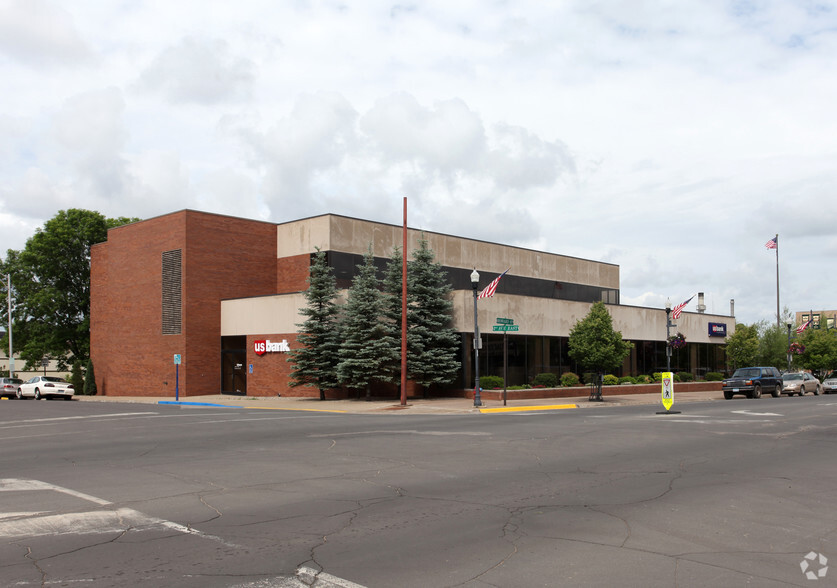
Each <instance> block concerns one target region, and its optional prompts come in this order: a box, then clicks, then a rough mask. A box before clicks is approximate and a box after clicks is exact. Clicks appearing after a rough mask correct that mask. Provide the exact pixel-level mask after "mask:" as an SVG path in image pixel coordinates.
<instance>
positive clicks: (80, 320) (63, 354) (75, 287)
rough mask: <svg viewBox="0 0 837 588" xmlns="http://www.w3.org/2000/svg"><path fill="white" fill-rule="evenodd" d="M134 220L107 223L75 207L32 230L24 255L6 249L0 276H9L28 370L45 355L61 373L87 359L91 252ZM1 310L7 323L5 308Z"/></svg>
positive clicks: (17, 331)
mask: <svg viewBox="0 0 837 588" xmlns="http://www.w3.org/2000/svg"><path fill="white" fill-rule="evenodd" d="M137 220H139V219H135V218H126V217H119V218H105V217H104V216H103V215H101V214H100V213H98V212H95V211H91V210H81V209H76V208H71V209H69V210H61V211H59V212H58V214H56V215H55V216H54V217H53V218H51V219H50V220H48V221H47V222H46V223H44V226H43V228H39V229H37V230H36V232H35V234H34V235H33V236H32V237H30V238H29V240H28V241H27V242H26V246H25V247H24V248H23V249H22V250H20V251H16V250H13V249H10V250H8V252H7V255H6V259H5V260H4V261H3V263H2V267H0V272H2V273H3V274H11V277H12V294H13V297H14V299H15V307H14V311H13V313H12V314H13V319H14V322H13V329H14V330H13V333H14V342H15V348H16V351H19V353H20V356H21V357H22V358H23V359H24V360H25V361H26V365H27V368H26V369H32V367H34V366H35V365H37V364H38V363H39V362H40V360H41V359H42V358H43V357H45V356H48V357H51V358H53V359H57V360H58V368H59V369H62V370H63V369H67V367H68V365H69V364H71V363H72V362H76V361H78V362H84V361H86V360H87V358H88V356H89V354H90V248H91V247H92V246H93V245H95V244H96V243H100V242H102V241H105V240H106V239H107V231H108V229H110V228H113V227H117V226H120V225H124V224H127V223H130V222H134V221H137ZM2 306H3V309H2V314H3V317H4V318H5V315H6V308H5V306H6V305H2ZM71 359H72V361H71Z"/></svg>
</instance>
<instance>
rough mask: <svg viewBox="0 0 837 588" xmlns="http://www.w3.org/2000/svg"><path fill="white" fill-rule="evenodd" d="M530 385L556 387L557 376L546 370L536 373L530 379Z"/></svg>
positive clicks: (534, 386)
mask: <svg viewBox="0 0 837 588" xmlns="http://www.w3.org/2000/svg"><path fill="white" fill-rule="evenodd" d="M532 387H533V388H557V387H558V376H556V375H555V374H552V373H549V372H546V373H543V374H538V375H537V376H535V378H534V379H533V380H532Z"/></svg>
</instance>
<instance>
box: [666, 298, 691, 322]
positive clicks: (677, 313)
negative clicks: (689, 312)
mask: <svg viewBox="0 0 837 588" xmlns="http://www.w3.org/2000/svg"><path fill="white" fill-rule="evenodd" d="M694 297H695V295H694V294H692V295H691V296H689V299H688V300H687V301H686V302H681V303H680V304H678V305H677V306H675V307H674V308H672V309H671V318H673V319H674V320H677V319H679V318H680V313H681V312H683V309H684V308H685V307H686V305H687V304H689V303H690V302H691V301H692V298H694Z"/></svg>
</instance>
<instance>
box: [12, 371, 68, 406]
mask: <svg viewBox="0 0 837 588" xmlns="http://www.w3.org/2000/svg"><path fill="white" fill-rule="evenodd" d="M74 393H75V390H74V389H73V385H72V384H70V383H69V382H67V380H65V379H64V378H56V377H55V376H35V377H34V378H29V379H28V380H27V381H26V382H24V383H23V384H21V385H20V386H18V388H17V397H18V398H29V397H32V398H34V399H35V400H40V399H41V398H63V399H64V400H72V399H73V394H74Z"/></svg>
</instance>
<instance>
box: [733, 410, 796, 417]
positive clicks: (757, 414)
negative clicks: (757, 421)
mask: <svg viewBox="0 0 837 588" xmlns="http://www.w3.org/2000/svg"><path fill="white" fill-rule="evenodd" d="M730 412H732V413H734V414H746V415H747V416H785V415H783V414H779V413H778V412H750V411H749V410H731V411H730Z"/></svg>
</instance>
